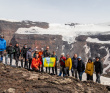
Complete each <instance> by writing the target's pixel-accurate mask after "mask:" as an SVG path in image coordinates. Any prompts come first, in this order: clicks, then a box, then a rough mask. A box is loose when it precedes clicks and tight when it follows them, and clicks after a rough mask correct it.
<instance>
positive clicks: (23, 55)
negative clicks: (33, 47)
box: [21, 47, 29, 58]
mask: <svg viewBox="0 0 110 93" xmlns="http://www.w3.org/2000/svg"><path fill="white" fill-rule="evenodd" d="M28 50H29V48H24V47H23V48H22V50H21V57H24V58H25V57H26V53H27V51H28Z"/></svg>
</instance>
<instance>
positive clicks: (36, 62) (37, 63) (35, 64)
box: [31, 58, 42, 68]
mask: <svg viewBox="0 0 110 93" xmlns="http://www.w3.org/2000/svg"><path fill="white" fill-rule="evenodd" d="M41 64H42V62H41V61H40V59H39V58H38V59H35V58H33V59H32V64H31V67H32V68H38V67H39V66H40V65H41Z"/></svg>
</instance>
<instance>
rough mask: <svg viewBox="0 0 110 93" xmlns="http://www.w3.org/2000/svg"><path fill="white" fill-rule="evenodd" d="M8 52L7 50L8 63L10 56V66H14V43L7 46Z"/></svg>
mask: <svg viewBox="0 0 110 93" xmlns="http://www.w3.org/2000/svg"><path fill="white" fill-rule="evenodd" d="M6 52H7V55H6V63H7V61H8V57H9V58H10V66H12V59H13V54H14V52H15V50H14V47H13V46H12V43H10V45H9V46H7V48H6Z"/></svg>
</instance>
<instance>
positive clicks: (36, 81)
mask: <svg viewBox="0 0 110 93" xmlns="http://www.w3.org/2000/svg"><path fill="white" fill-rule="evenodd" d="M0 93H110V87H109V86H104V85H101V84H97V83H94V82H91V81H88V82H87V81H83V82H81V81H79V80H76V79H74V78H72V77H65V78H63V77H59V76H55V75H49V74H47V73H40V72H34V71H28V70H26V69H22V68H14V67H10V66H5V65H4V64H1V63H0Z"/></svg>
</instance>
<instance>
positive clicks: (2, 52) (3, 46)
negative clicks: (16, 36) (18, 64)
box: [0, 35, 6, 62]
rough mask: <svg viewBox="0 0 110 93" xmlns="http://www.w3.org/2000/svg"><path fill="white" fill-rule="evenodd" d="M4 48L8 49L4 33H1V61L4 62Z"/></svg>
mask: <svg viewBox="0 0 110 93" xmlns="http://www.w3.org/2000/svg"><path fill="white" fill-rule="evenodd" d="M4 50H6V40H4V36H3V35H0V62H3V55H4Z"/></svg>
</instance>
